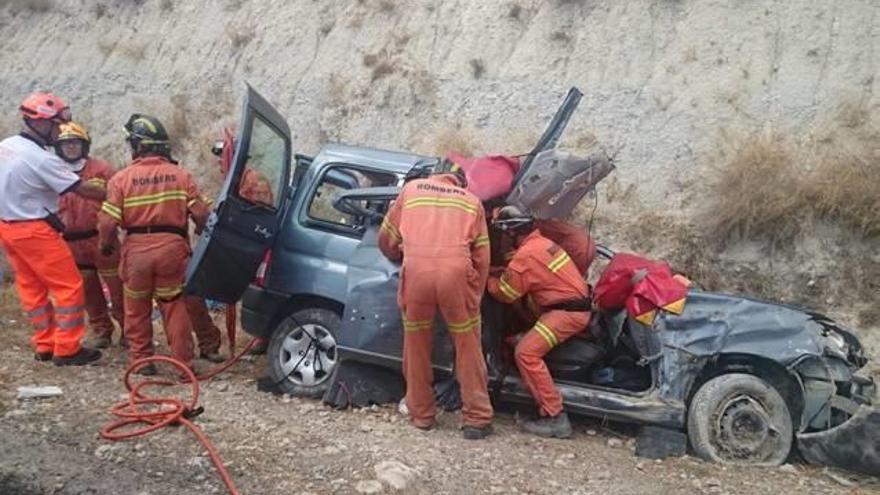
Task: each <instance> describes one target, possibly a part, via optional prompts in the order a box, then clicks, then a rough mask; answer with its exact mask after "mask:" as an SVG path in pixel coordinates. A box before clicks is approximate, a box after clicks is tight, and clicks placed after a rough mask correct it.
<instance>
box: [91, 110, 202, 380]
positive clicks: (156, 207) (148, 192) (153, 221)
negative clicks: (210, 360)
mask: <svg viewBox="0 0 880 495" xmlns="http://www.w3.org/2000/svg"><path fill="white" fill-rule="evenodd" d="M125 130H126V132H127V133H128V143H129V145H130V146H131V156H132V158H133V159H134V161H133V162H132V163H131V164H130V165H129V166H128V167H126V168H125V169H123V170H121V171H119V172H117V173H116V175H114V176H113V178H112V179H110V182H108V184H107V200H106V201H105V202H104V205H103V206H102V207H101V213H100V215H99V219H98V231H99V234H100V242H101V249H102V252H104V254H107V252H109V251H112V250H113V240H114V239H115V238H116V228H117V226H119V227H121V228H123V229H125V231H126V236H125V240H124V241H123V243H122V259H121V265H120V274H121V276H122V283H123V292H124V294H125V332H126V337H127V338H128V343H129V357H130V358H131V359H132V360H136V359H140V358H144V357H148V356H151V355H153V326H152V322H151V319H150V315H151V313H152V310H153V299H154V298H155V299H156V300H157V301H158V303H159V309H160V311H161V312H162V322H163V324H164V327H165V334H166V337H167V338H168V344H169V347H171V354H172V356H173V357H174V358H176V359H178V360H180V361H182V362H183V363H184V364H186V365H187V366H191V365H192V358H193V341H192V335H191V327H190V321H189V316H188V314H187V311H186V303H185V300H184V298H183V297H182V295H183V283H184V276H185V275H184V274H185V270H186V264H187V261H188V260H189V257H190V247H189V241H188V229H187V223H188V217H189V216H192V218H193V221H194V222H195V223H196V226H197V227H198V228H202V227H203V226H204V223H205V220H207V217H208V209H207V207H206V206H205V204H204V203H203V202H202V199H201V195H199V191H198V188H197V187H196V183H195V181H194V180H193V178H192V176H191V175H190V174H189V172H187V171H186V170H184V169H183V168H181V167H179V166H177V164H176V162H174V161H173V160H172V159H171V148H170V146H169V144H168V134H167V133H166V131H165V128H164V127H163V126H162V124H161V123H160V122H159V121H158V120H157V119H155V118H153V117H150V116H147V115H140V114H134V115H132V116H131V118H129V120H128V123H127V124H126V125H125ZM139 372H140V373H141V374H155V373H156V370H155V368H154V367H152V366H147V367H144V368H141V369H140V371H139Z"/></svg>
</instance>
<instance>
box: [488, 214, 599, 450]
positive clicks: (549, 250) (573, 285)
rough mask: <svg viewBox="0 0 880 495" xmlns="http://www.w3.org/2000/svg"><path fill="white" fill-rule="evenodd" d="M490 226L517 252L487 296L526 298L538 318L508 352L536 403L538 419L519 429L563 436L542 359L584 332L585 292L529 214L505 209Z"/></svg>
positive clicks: (565, 426) (565, 429)
mask: <svg viewBox="0 0 880 495" xmlns="http://www.w3.org/2000/svg"><path fill="white" fill-rule="evenodd" d="M493 225H494V226H496V227H497V228H499V229H500V230H501V231H502V232H504V233H505V235H510V236H512V237H513V238H514V240H515V241H514V242H515V244H516V246H517V250H516V253H515V254H514V256H513V259H511V260H510V263H509V264H508V265H507V268H505V269H504V271H503V272H502V274H501V275H500V276H495V275H493V276H491V277H490V278H489V282H488V290H489V293H490V294H491V295H492V296H493V297H494V298H496V299H498V300H499V301H501V302H504V303H513V302H514V301H517V300H518V299H520V298H523V297H526V298H528V299H529V300H530V302H531V304H530V306H532V307H533V308H535V309H536V313H537V314H536V316H537V317H538V318H537V321H536V322H535V325H534V326H533V327H532V328H531V330H529V331H528V332H526V334H525V335H524V336H523V337H522V339H521V340H520V341H519V343H518V344H517V345H516V350H515V351H514V356H515V359H516V366H517V368H518V369H519V373H520V376H521V377H522V380H523V383H524V384H525V386H526V388H527V389H528V390H529V392H530V393H531V394H532V397H534V398H535V401H536V402H537V404H538V414H539V418H538V419H536V420H534V421H528V422H526V423H525V424H524V425H523V429H525V430H526V431H527V432H530V433H534V434H536V435H539V436H542V437H557V438H567V437H569V436H571V424H570V423H569V421H568V416H567V415H566V414H565V412H564V411H563V410H562V397H561V396H560V394H559V391H558V390H557V389H556V386H555V385H554V383H553V378H552V377H551V376H550V372H549V371H548V369H547V365H546V364H545V363H544V356H545V355H546V354H547V353H548V352H550V351H551V350H552V349H553V348H554V347H556V346H557V345H559V344H561V343H562V342H565V341H566V340H568V339H569V338H571V337H572V336H574V335H576V334H578V333H581V332H583V331H584V330H585V329H586V328H587V324H588V323H589V322H590V300H589V289H588V287H587V284H586V282H585V281H584V277H583V275H582V274H581V273H580V271H579V270H578V269H577V267H576V266H575V264H574V262H573V261H572V259H571V257H570V256H569V254H568V253H567V252H565V250H564V249H562V248H561V247H559V245H557V244H556V243H554V242H553V241H551V240H549V239H547V238H546V237H544V236H543V235H541V232H540V231H539V230H538V229H537V228H536V227H535V225H534V220H533V219H532V218H531V217H530V216H529V215H527V214H524V213H523V212H522V211H520V210H519V209H518V208H516V207H514V206H505V207H504V208H502V209H501V211H500V212H499V214H498V217H497V219H496V220H495V221H493Z"/></svg>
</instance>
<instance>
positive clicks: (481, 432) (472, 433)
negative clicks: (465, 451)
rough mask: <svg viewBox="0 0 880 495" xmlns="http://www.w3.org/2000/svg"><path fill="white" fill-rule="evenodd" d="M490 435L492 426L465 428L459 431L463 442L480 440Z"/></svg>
mask: <svg viewBox="0 0 880 495" xmlns="http://www.w3.org/2000/svg"><path fill="white" fill-rule="evenodd" d="M491 434H492V425H491V424H488V425H485V426H465V427H464V428H462V429H461V436H463V437H464V439H465V440H482V439H484V438H486V437H488V436H489V435H491Z"/></svg>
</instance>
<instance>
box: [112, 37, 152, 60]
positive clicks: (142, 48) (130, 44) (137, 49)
mask: <svg viewBox="0 0 880 495" xmlns="http://www.w3.org/2000/svg"><path fill="white" fill-rule="evenodd" d="M116 48H118V49H119V53H121V54H122V55H123V56H124V57H126V58H128V59H130V60H132V61H134V62H140V61H141V60H143V59H144V58H145V57H146V55H147V44H146V43H145V42H139V41H124V42H120V43H119V44H118V45H117V47H116Z"/></svg>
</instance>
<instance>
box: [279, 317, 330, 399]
mask: <svg viewBox="0 0 880 495" xmlns="http://www.w3.org/2000/svg"><path fill="white" fill-rule="evenodd" d="M339 323H340V317H339V315H337V314H336V313H334V312H333V311H330V310H327V309H323V308H310V309H303V310H300V311H297V312H295V313H293V314H292V315H290V316H288V317H287V318H285V319H284V320H283V321H282V322H281V323H280V324H279V325H278V327H277V328H276V329H275V331H274V332H273V334H272V338H271V339H270V340H269V348H268V350H267V353H266V354H267V357H268V360H269V377H270V378H271V380H272V381H273V383H275V384H277V386H278V390H279V391H281V392H282V393H285V394H288V395H293V396H297V397H311V398H318V397H321V396H322V395H324V392H326V391H327V388H329V387H330V376H331V375H332V374H333V370H334V369H336V365H337V364H338V359H339V355H338V350H337V348H336V331H337V329H338V328H339Z"/></svg>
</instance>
